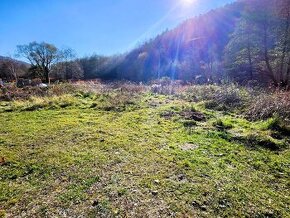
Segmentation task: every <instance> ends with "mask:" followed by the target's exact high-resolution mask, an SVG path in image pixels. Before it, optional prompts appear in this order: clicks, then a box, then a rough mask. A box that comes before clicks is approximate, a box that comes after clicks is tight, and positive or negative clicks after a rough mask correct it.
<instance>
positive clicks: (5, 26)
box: [0, 0, 233, 56]
mask: <svg viewBox="0 0 290 218" xmlns="http://www.w3.org/2000/svg"><path fill="white" fill-rule="evenodd" d="M189 1H190V0H0V55H4V56H5V55H13V54H14V52H15V48H16V45H19V44H26V43H29V42H31V41H46V42H49V43H53V44H55V45H56V46H58V47H61V48H62V47H70V48H73V49H74V50H75V51H76V53H77V54H78V56H85V55H91V54H93V53H96V54H104V55H112V54H118V53H122V52H126V51H128V50H130V49H132V48H133V47H135V46H136V45H138V44H140V43H142V42H144V41H145V40H147V39H149V38H152V37H154V36H156V35H157V34H158V33H161V32H162V31H164V30H165V29H167V28H168V29H170V28H173V27H175V26H176V25H177V24H179V23H181V22H182V21H183V20H185V19H187V18H189V17H192V16H196V15H199V14H202V13H205V12H206V11H208V10H210V9H214V8H217V7H219V6H223V5H225V4H226V3H230V2H233V0H191V1H192V2H191V3H188V2H189Z"/></svg>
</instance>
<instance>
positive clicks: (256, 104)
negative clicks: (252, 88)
mask: <svg viewBox="0 0 290 218" xmlns="http://www.w3.org/2000/svg"><path fill="white" fill-rule="evenodd" d="M275 116H277V118H278V119H280V120H281V121H282V122H283V123H287V124H290V92H278V93H274V94H272V95H270V94H262V95H260V96H258V97H257V98H255V99H253V100H252V102H251V105H250V107H249V109H248V110H247V112H246V117H247V118H248V119H249V120H266V119H268V118H271V117H275Z"/></svg>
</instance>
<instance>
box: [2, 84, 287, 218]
mask: <svg viewBox="0 0 290 218" xmlns="http://www.w3.org/2000/svg"><path fill="white" fill-rule="evenodd" d="M205 105H206V104H205V102H204V101H189V100H188V99H187V98H181V97H180V96H178V95H161V94H153V93H152V92H150V91H146V90H145V91H141V92H137V91H136V92H126V93H123V91H122V90H119V89H118V90H113V89H112V90H109V91H106V92H87V93H86V92H78V94H66V95H60V96H58V97H57V96H53V97H51V96H48V97H41V98H40V97H35V98H32V99H30V100H16V101H12V102H5V101H2V102H1V103H0V111H1V113H0V119H1V124H0V158H1V159H0V161H1V165H0V217H1V216H2V217H290V194H289V193H290V150H289V140H290V139H289V136H287V134H280V133H278V132H277V131H274V130H272V129H271V128H270V126H271V125H272V124H273V122H274V121H273V118H270V119H268V120H264V121H261V120H260V121H259V120H258V121H255V122H253V121H252V122H250V121H248V120H246V119H245V118H244V117H243V116H242V115H240V114H238V113H236V112H234V111H232V112H225V111H217V110H213V109H207V107H205Z"/></svg>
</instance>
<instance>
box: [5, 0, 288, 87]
mask: <svg viewBox="0 0 290 218" xmlns="http://www.w3.org/2000/svg"><path fill="white" fill-rule="evenodd" d="M18 55H19V56H22V57H24V58H26V59H27V60H28V61H29V62H30V64H31V65H30V69H29V74H28V75H29V76H30V77H41V78H43V80H45V81H46V82H48V80H49V79H50V78H53V79H61V80H68V79H94V78H100V79H104V80H122V79H123V80H132V81H145V82H147V81H150V80H155V79H160V78H162V77H169V78H171V79H174V80H183V81H188V82H194V83H223V82H227V81H234V82H238V83H241V84H247V83H255V84H272V85H274V86H280V87H289V86H290V1H289V0H239V1H237V2H235V3H232V4H228V5H226V6H225V7H223V8H219V9H217V10H212V11H210V12H208V13H207V14H205V15H200V16H198V17H195V18H192V19H189V20H187V21H185V22H184V23H182V24H181V25H179V26H178V27H176V28H175V29H173V30H170V31H165V32H164V33H162V34H160V35H158V36H157V37H156V38H154V39H151V40H149V41H148V42H146V43H144V44H143V45H142V46H139V47H138V48H136V49H134V50H132V51H131V52H129V53H127V54H123V55H119V56H111V57H105V56H99V55H93V56H90V57H84V58H79V59H76V58H75V56H74V55H73V52H72V50H70V49H66V50H60V49H58V48H56V47H55V46H54V45H51V44H48V43H36V42H33V43H30V44H29V45H23V46H18ZM0 71H1V68H0ZM6 71H7V70H6Z"/></svg>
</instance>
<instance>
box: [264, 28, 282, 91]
mask: <svg viewBox="0 0 290 218" xmlns="http://www.w3.org/2000/svg"><path fill="white" fill-rule="evenodd" d="M263 27H264V35H263V38H264V39H263V43H264V58H265V62H266V67H267V70H268V72H269V75H270V77H271V79H272V81H273V83H274V85H275V86H278V85H279V81H277V78H276V76H275V74H274V72H273V69H272V67H271V64H270V58H269V51H268V27H267V24H266V23H264V24H263Z"/></svg>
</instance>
